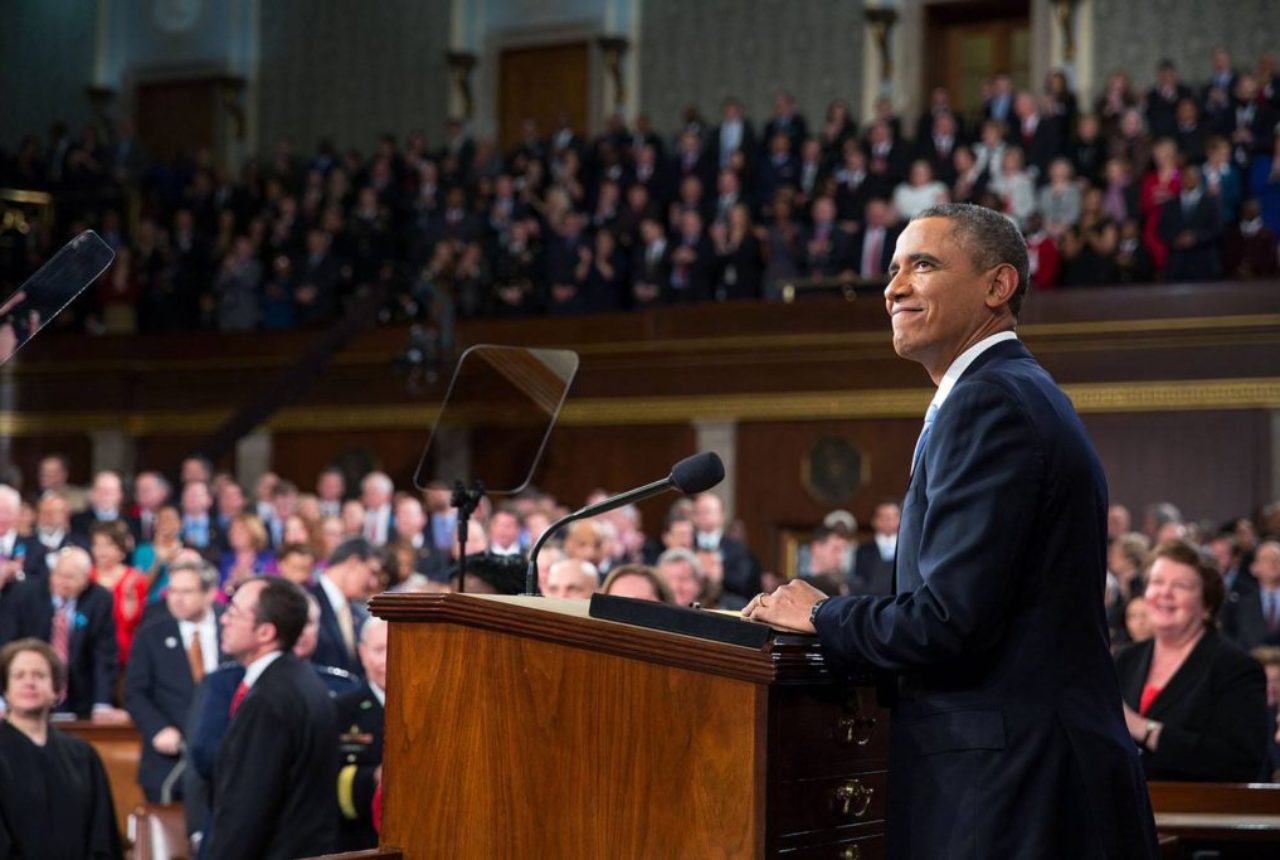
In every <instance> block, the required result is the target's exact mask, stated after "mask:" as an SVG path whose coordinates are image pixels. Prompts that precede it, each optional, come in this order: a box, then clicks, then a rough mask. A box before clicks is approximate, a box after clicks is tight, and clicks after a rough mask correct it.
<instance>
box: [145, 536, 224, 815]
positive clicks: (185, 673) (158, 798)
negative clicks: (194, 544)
mask: <svg viewBox="0 0 1280 860" xmlns="http://www.w3.org/2000/svg"><path fill="white" fill-rule="evenodd" d="M216 593H217V573H216V571H214V570H213V568H212V567H210V566H209V565H208V563H206V562H203V561H198V562H182V563H177V564H174V565H173V567H172V569H171V570H170V572H169V587H168V588H167V589H166V590H165V607H166V609H167V610H168V614H167V615H164V616H160V617H157V618H153V619H151V620H149V621H147V622H146V623H145V624H143V625H142V626H141V627H139V628H138V632H137V635H136V636H135V637H134V642H133V656H132V659H130V661H129V669H128V671H127V673H126V674H125V682H124V706H125V710H127V711H128V712H129V716H130V717H132V718H133V723H134V725H135V726H137V727H138V733H139V734H140V735H141V736H142V759H141V761H140V762H139V764H138V785H140V786H141V787H142V791H143V793H144V794H145V795H146V797H147V800H148V801H149V802H151V803H160V802H164V803H168V802H170V800H171V799H176V798H179V797H181V796H182V783H180V782H177V781H176V777H177V776H179V775H180V774H181V771H176V772H175V769H176V768H177V767H178V765H179V763H180V759H179V755H180V753H181V751H182V743H183V729H184V727H185V724H186V720H187V715H188V713H189V712H190V710H191V704H192V702H193V701H194V700H195V694H196V688H197V687H198V686H199V684H200V682H201V681H203V680H204V677H205V675H207V674H209V673H210V672H213V671H214V670H215V669H217V668H218V664H219V663H220V662H221V651H220V650H219V648H218V620H217V616H216V614H215V612H214V603H213V599H214V595H215V594H216ZM166 788H168V789H169V791H168V792H167V793H166V792H165V791H164V789H166Z"/></svg>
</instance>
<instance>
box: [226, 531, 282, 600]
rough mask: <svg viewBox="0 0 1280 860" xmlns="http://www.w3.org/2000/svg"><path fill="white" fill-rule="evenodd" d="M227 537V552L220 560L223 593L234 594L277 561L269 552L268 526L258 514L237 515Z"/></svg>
mask: <svg viewBox="0 0 1280 860" xmlns="http://www.w3.org/2000/svg"><path fill="white" fill-rule="evenodd" d="M226 534H227V547H226V551H225V552H223V553H222V555H221V556H220V557H219V558H218V579H219V583H220V585H221V586H222V590H223V591H225V592H226V593H227V594H232V593H234V592H235V590H236V589H237V588H239V587H240V583H242V582H248V581H249V580H250V579H252V578H253V577H255V576H261V575H262V574H264V573H266V572H267V571H268V570H271V569H272V568H273V567H274V566H275V558H274V557H273V556H272V554H271V550H270V549H268V546H269V539H268V537H267V529H266V526H264V525H263V523H262V520H260V519H258V517H257V515H256V514H249V513H241V514H236V515H235V516H234V517H232V518H231V524H230V525H229V526H228V527H227V532H226Z"/></svg>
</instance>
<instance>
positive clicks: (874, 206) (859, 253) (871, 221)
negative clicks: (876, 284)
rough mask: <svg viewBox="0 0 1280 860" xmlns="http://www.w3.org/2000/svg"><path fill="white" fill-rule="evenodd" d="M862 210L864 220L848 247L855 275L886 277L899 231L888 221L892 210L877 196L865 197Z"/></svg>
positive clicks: (865, 277) (870, 279)
mask: <svg viewBox="0 0 1280 860" xmlns="http://www.w3.org/2000/svg"><path fill="white" fill-rule="evenodd" d="M864 214H865V221H864V224H863V227H862V229H861V230H859V231H858V232H857V233H856V234H854V237H853V249H852V250H853V254H854V259H855V260H856V261H857V266H858V270H857V271H858V275H859V276H860V277H861V278H862V279H863V280H865V281H874V280H877V279H881V278H885V277H886V272H888V271H889V263H890V261H892V260H893V249H894V246H895V245H896V244H897V242H898V233H899V232H901V231H899V230H898V229H897V228H896V227H895V226H894V225H893V223H892V220H893V210H892V209H891V208H890V207H889V204H888V203H887V202H886V201H884V200H882V199H880V198H879V197H873V198H871V199H870V200H868V201H867V203H866V207H865V209H864Z"/></svg>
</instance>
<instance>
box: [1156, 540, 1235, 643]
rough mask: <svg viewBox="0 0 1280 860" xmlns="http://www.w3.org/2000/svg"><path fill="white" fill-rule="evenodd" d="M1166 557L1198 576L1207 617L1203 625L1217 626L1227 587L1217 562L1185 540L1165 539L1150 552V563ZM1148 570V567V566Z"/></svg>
mask: <svg viewBox="0 0 1280 860" xmlns="http://www.w3.org/2000/svg"><path fill="white" fill-rule="evenodd" d="M1161 558H1167V559H1169V560H1170V561H1174V562H1177V563H1178V564H1185V565H1186V566H1187V567H1189V568H1191V569H1192V570H1194V571H1195V572H1196V575H1197V576H1199V577H1200V595H1201V597H1200V599H1201V600H1202V601H1203V602H1204V608H1205V611H1206V612H1207V613H1208V616H1209V617H1208V618H1207V619H1206V620H1205V622H1204V626H1205V627H1208V628H1210V629H1212V628H1214V627H1217V626H1218V621H1217V618H1218V610H1220V609H1222V603H1223V601H1224V600H1225V599H1226V596H1227V589H1226V585H1225V583H1223V581H1222V572H1221V571H1220V570H1218V565H1217V563H1216V562H1215V561H1214V560H1213V559H1212V558H1211V557H1210V556H1208V555H1207V554H1205V553H1203V552H1201V551H1200V550H1198V549H1196V548H1195V547H1194V546H1192V545H1191V544H1190V543H1188V542H1187V541H1185V540H1167V541H1164V542H1162V543H1161V544H1160V545H1159V546H1157V547H1156V548H1155V550H1154V551H1153V552H1152V553H1151V564H1155V562H1156V559H1161ZM1148 570H1150V567H1148Z"/></svg>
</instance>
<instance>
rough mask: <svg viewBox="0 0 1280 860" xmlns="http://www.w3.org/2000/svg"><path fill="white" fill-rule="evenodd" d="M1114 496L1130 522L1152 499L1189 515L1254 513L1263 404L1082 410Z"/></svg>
mask: <svg viewBox="0 0 1280 860" xmlns="http://www.w3.org/2000/svg"><path fill="white" fill-rule="evenodd" d="M1084 424H1085V427H1086V428H1087V429H1088V431H1089V435H1090V436H1092V437H1093V442H1094V445H1095V446H1096V447H1097V449H1098V452H1099V456H1100V457H1101V458H1102V466H1103V469H1105V471H1106V473H1107V483H1108V486H1109V489H1110V493H1111V501H1112V502H1113V503H1118V504H1123V505H1126V506H1127V507H1128V508H1129V509H1130V511H1131V512H1132V514H1133V517H1134V526H1135V527H1136V526H1138V525H1139V524H1140V522H1141V520H1140V515H1141V510H1142V508H1143V507H1144V506H1145V505H1148V504H1151V503H1153V502H1173V503H1174V504H1175V505H1177V506H1178V508H1179V509H1180V510H1181V511H1182V513H1183V515H1184V516H1186V517H1189V518H1191V519H1195V520H1200V519H1209V520H1212V521H1214V522H1223V521H1225V520H1227V519H1228V518H1231V517H1238V516H1251V515H1253V514H1255V513H1257V510H1256V508H1257V507H1258V506H1260V505H1261V504H1262V503H1264V502H1265V501H1267V492H1268V490H1269V488H1270V487H1269V485H1270V475H1271V445H1270V433H1271V429H1270V416H1269V415H1268V414H1267V412H1266V411H1264V410H1261V409H1252V410H1234V411H1221V412H1218V411H1206V412H1180V413H1170V412H1146V413H1121V414H1114V415H1106V414H1102V415H1085V416H1084Z"/></svg>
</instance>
